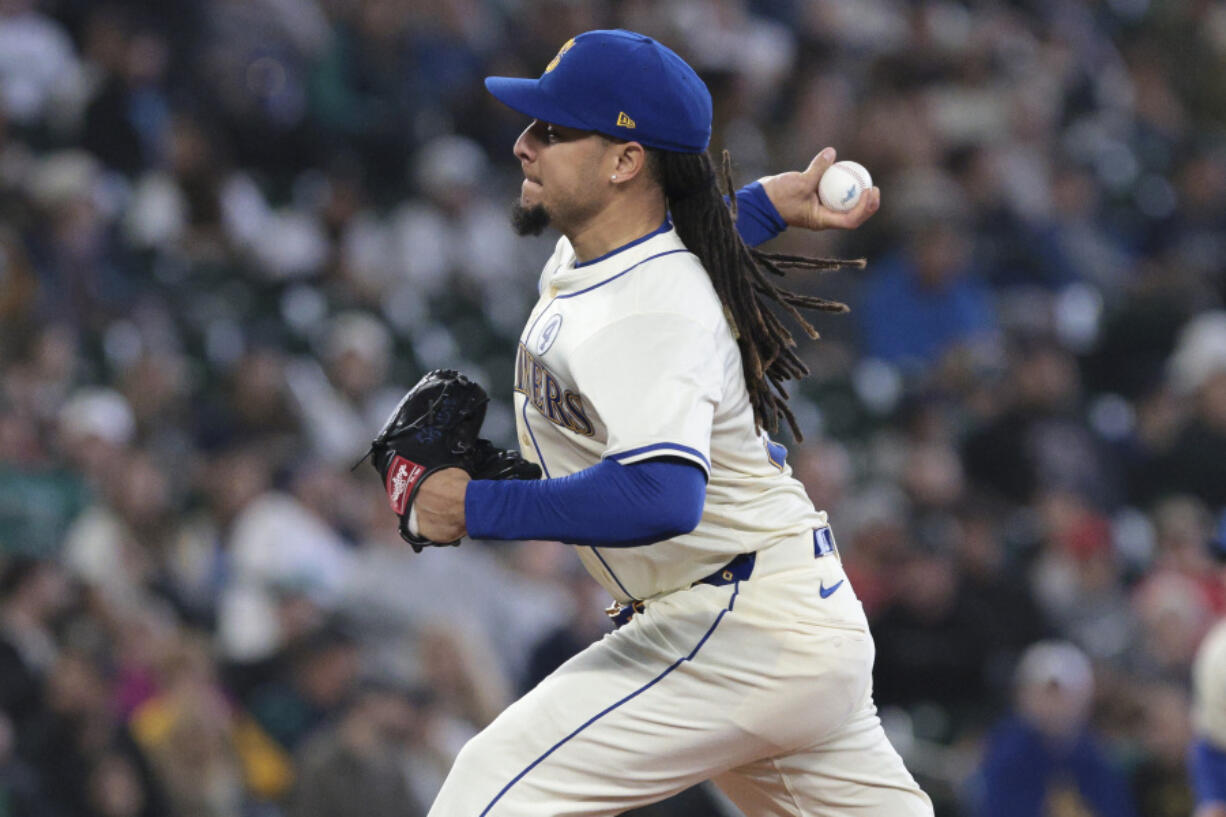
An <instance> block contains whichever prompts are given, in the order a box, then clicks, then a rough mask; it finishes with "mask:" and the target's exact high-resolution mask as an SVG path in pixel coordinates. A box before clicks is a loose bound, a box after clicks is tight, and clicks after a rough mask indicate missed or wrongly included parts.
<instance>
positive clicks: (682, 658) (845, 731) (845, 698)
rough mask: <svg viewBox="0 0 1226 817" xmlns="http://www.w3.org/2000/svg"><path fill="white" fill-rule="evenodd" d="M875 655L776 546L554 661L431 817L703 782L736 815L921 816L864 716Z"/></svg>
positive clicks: (856, 609) (799, 556) (862, 627)
mask: <svg viewBox="0 0 1226 817" xmlns="http://www.w3.org/2000/svg"><path fill="white" fill-rule="evenodd" d="M840 582H842V584H839V583H840ZM832 588H834V589H833V590H832ZM823 594H824V597H823ZM873 655H874V648H873V641H872V637H871V636H870V634H869V630H868V623H867V621H866V620H865V617H864V610H863V608H862V606H861V605H860V602H859V600H858V599H857V598H856V597H855V594H854V593H853V592H852V589H851V586H850V584H848V583H847V582H846V575H845V574H844V572H843V568H842V565H841V563H840V562H839V559H838V557H837V556H833V555H831V556H825V557H822V558H816V559H815V558H813V545H812V537H811V536H806V537H801V538H799V539H797V540H796V541H795V542H794V543H793V542H790V541H789V542H785V543H782V544H780V545H777V546H775V547H772V548H770V549H769V550H765V551H762V552H760V553H759V554H758V558H757V564H756V565H755V568H754V573H753V575H752V576H751V577H750V578H749V579H748V580H746V581H741V582H736V583H734V584H729V585H725V586H722V587H715V586H711V585H705V584H698V585H695V586H693V587H691V588H689V589H686V590H681V591H678V592H675V593H671V594H669V595H667V596H664V597H662V598H659V599H655V600H653V601H650V602H648V603H647V605H646V607H645V609H644V611H643V612H641V613H638V614H637V615H635V616H634V618H632V619H631V620H630V622H629V623H627V624H626V625H624V626H622V627H621V628H619V629H617V630H615V631H613V632H612V633H609V634H608V635H607V636H605V637H604V638H603V639H601V640H600V641H598V642H597V643H595V644H593V645H592V646H590V647H588V648H587V649H586V650H584V651H583V652H582V653H580V654H579V655H577V656H575V657H574V658H572V659H571V660H570V661H568V662H567V663H565V664H563V665H562V666H561V667H559V668H558V669H557V670H556V671H555V672H554V673H553V674H552V675H550V676H549V677H548V678H546V679H545V680H543V681H542V682H541V683H540V684H539V685H538V686H537V687H536V688H535V689H533V690H532V691H531V692H529V693H528V694H527V695H525V696H524V697H523V698H521V699H520V700H518V701H517V702H515V703H514V704H512V705H511V706H510V707H508V708H507V710H506V711H505V712H503V713H502V714H501V715H500V716H499V717H498V718H497V719H496V720H495V721H494V722H493V723H491V724H490V725H489V726H488V727H487V728H486V729H485V730H483V731H482V732H481V733H480V734H479V735H477V736H476V737H474V738H473V739H472V740H471V741H469V742H468V744H467V745H465V747H464V748H463V750H461V752H460V754H459V756H458V757H457V759H456V762H455V765H454V766H453V768H452V769H451V772H450V774H449V775H448V777H447V780H446V782H445V783H444V784H443V787H442V790H441V791H440V792H439V795H438V798H437V799H436V800H435V803H434V806H433V807H432V808H431V810H430V817H461V816H463V817H486V815H489V816H490V817H561V815H591V817H596V815H615V814H620V813H621V812H623V811H626V810H627V809H631V808H634V807H637V806H641V805H646V804H648V803H653V802H656V801H658V800H662V799H664V798H666V797H668V796H670V795H672V794H675V793H677V792H679V791H682V790H683V789H686V788H688V787H690V786H692V785H694V784H696V783H699V782H701V781H703V780H707V779H712V780H714V782H715V783H716V785H718V786H719V787H720V788H721V789H722V790H723V791H724V793H725V794H727V795H728V797H729V798H730V799H732V801H733V802H735V803H736V804H737V805H738V806H739V807H740V808H741V809H742V810H743V811H744V812H745V814H746V815H749V817H763V816H765V815H780V816H781V817H782V816H783V815H787V816H788V817H797V815H805V817H810V816H812V817H887V815H888V817H932V814H933V812H932V805H931V803H930V801H929V799H928V797H927V795H925V794H924V793H923V792H922V791H921V790H920V788H919V787H918V786H917V785H916V783H915V781H914V779H913V778H912V777H911V775H910V774H909V773H908V772H907V770H906V768H905V767H904V766H903V763H902V760H901V758H899V756H898V754H897V753H896V752H895V751H894V748H893V747H892V746H891V745H890V743H889V741H888V739H887V738H886V736H885V732H884V731H883V730H882V728H881V722H880V721H879V720H878V718H877V713H876V708H875V707H874V705H873V701H872V684H871V671H872V664H873Z"/></svg>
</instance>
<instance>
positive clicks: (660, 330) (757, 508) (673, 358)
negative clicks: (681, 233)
mask: <svg viewBox="0 0 1226 817" xmlns="http://www.w3.org/2000/svg"><path fill="white" fill-rule="evenodd" d="M540 293H541V297H540V300H539V301H538V303H537V304H536V307H535V308H534V309H533V311H532V314H531V316H530V317H529V319H528V323H527V326H526V328H525V329H524V332H523V334H522V336H521V338H520V343H519V348H518V351H517V354H516V368H515V401H516V405H515V409H516V423H517V426H518V431H519V442H520V447H521V449H522V451H523V454H524V456H525V457H527V458H528V459H531V460H533V461H535V462H537V463H539V464H540V466H541V468H542V469H543V471H544V472H545V476H546V477H548V478H556V477H561V476H566V475H568V474H573V473H575V472H577V471H581V470H583V469H585V468H588V467H590V466H592V465H595V464H596V463H598V462H599V461H600V460H601V459H603V458H609V459H613V460H616V461H617V462H619V463H622V464H630V463H634V462H639V461H642V460H646V459H651V458H655V457H677V458H681V459H685V460H689V461H690V462H692V463H694V464H695V465H697V466H699V467H701V468H702V469H703V470H704V471H705V472H706V473H707V494H706V502H705V505H704V507H703V513H702V519H701V521H700V522H699V524H698V527H697V528H696V529H695V530H693V531H692V532H690V533H688V534H685V535H683V536H679V537H677V538H674V539H670V540H667V541H663V542H658V543H655V544H651V545H645V546H640V547H591V546H583V547H579V548H577V550H578V552H579V555H580V558H581V559H582V560H583V562H584V565H585V566H586V567H587V569H588V570H589V571H590V572H591V574H592V575H593V576H594V577H595V578H596V580H597V581H598V582H600V583H601V585H603V586H604V587H605V589H607V590H608V591H609V593H610V594H611V595H612V596H613V597H614V598H615V599H617V600H618V601H620V602H623V603H625V602H629V601H634V600H641V599H650V598H653V597H655V596H659V595H661V594H663V593H668V592H671V591H673V590H677V589H679V588H682V587H687V586H689V585H690V584H692V583H693V582H695V581H697V580H698V579H701V578H703V577H704V576H707V575H709V574H710V573H712V572H713V571H715V570H717V569H718V568H720V567H722V566H723V565H725V564H727V563H728V561H729V560H731V559H732V558H733V557H734V556H737V555H738V554H741V553H746V552H750V551H759V550H763V549H765V548H768V547H770V546H771V545H773V544H776V543H777V542H780V541H783V540H786V539H789V538H792V537H795V536H796V535H797V534H799V533H802V532H804V531H806V530H811V529H815V528H820V527H822V526H824V525H825V524H826V515H825V514H824V513H820V512H818V511H816V510H815V509H814V507H813V503H812V502H811V501H810V500H809V498H808V496H807V495H806V494H805V492H804V488H803V487H802V486H801V485H800V483H799V482H797V481H796V480H795V479H793V478H792V475H791V468H790V467H789V466H788V464H787V462H786V459H785V457H786V451H785V449H784V448H783V446H781V445H779V444H777V443H774V442H772V441H771V440H770V438H769V437H768V436H767V434H766V433H765V432H759V431H757V430H756V429H755V426H754V419H753V410H752V407H751V406H750V403H749V396H748V394H747V392H746V389H745V379H744V374H743V372H742V369H741V358H740V351H739V349H738V347H737V344H736V340H735V338H734V337H733V334H732V329H731V328H730V326H729V325H728V321H727V319H726V318H725V315H724V310H723V307H722V305H721V304H720V301H719V298H718V297H717V296H716V294H715V291H714V289H713V288H712V285H711V282H710V279H709V278H708V277H707V273H706V271H705V270H704V269H703V268H702V265H701V264H700V263H699V261H698V259H697V258H696V257H695V256H694V255H693V254H691V253H690V252H689V251H688V250H686V248H685V246H684V244H682V242H681V240H680V239H679V238H678V237H677V234H676V232H675V231H674V230H673V229H672V226H671V225H670V224H668V223H667V222H666V223H665V224H664V225H663V226H662V227H661V228H660V229H659V230H657V231H656V232H654V233H651V234H649V235H647V236H645V237H643V238H641V239H639V240H638V241H636V242H633V243H631V244H629V245H626V246H624V247H622V248H620V249H618V250H616V251H614V252H613V253H610V254H609V255H606V256H603V257H601V258H598V259H595V260H594V261H591V262H589V263H586V264H577V263H576V262H575V255H574V252H573V250H572V248H571V246H570V242H569V241H568V240H567V239H566V238H562V239H561V240H559V241H558V245H557V248H556V250H555V251H554V254H553V256H552V257H551V258H550V259H549V261H548V262H547V263H546V264H545V269H544V271H543V273H542V275H541V280H540Z"/></svg>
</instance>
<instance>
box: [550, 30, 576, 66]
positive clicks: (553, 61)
mask: <svg viewBox="0 0 1226 817" xmlns="http://www.w3.org/2000/svg"><path fill="white" fill-rule="evenodd" d="M574 44H575V38H574V37H571V38H570V39H569V40H567V41H566V42H565V43H564V44H563V45H562V47H561V48H559V49H558V55H557V56H556V57H554V58H553V59H551V60H550V61H549V64H548V65H546V66H545V73H546V74H548V73H549V72H550V71H552V70H553V69H555V68H557V67H558V61H559V60H561V59H562V55H563V54H565V53H566V52H567V51H570V47H571V46H572V45H574Z"/></svg>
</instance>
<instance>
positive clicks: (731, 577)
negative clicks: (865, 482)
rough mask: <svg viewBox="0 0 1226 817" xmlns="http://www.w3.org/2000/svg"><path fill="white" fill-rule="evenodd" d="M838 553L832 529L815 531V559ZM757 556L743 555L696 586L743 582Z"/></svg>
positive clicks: (753, 554) (754, 554)
mask: <svg viewBox="0 0 1226 817" xmlns="http://www.w3.org/2000/svg"><path fill="white" fill-rule="evenodd" d="M837 552H838V548H837V546H836V545H835V544H834V534H833V533H831V532H830V528H818V529H817V530H815V531H813V558H814V559H820V558H822V557H823V556H829V555H830V554H831V553H837ZM757 556H758V554H757V553H742V554H741V555H740V556H737V557H736V558H734V559H733V560H732V561H731V562H729V563H728V564H726V565H724V566H723V567H721V568H720V569H719V570H717V571H715V572H714V573H712V574H711V575H710V576H707V577H706V578H705V579H699V580H698V581H696V582H694V584H711V585H714V586H716V587H721V586H723V585H725V584H732V583H733V582H743V581H745V580H746V579H748V578H749V577H750V576H751V575H752V574H753V566H754V562H756V561H757Z"/></svg>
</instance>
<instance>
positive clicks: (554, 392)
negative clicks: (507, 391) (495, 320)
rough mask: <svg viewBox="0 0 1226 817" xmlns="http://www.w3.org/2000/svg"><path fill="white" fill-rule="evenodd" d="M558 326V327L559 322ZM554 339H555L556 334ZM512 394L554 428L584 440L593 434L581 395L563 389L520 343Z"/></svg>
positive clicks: (555, 378)
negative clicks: (532, 407) (516, 395)
mask: <svg viewBox="0 0 1226 817" xmlns="http://www.w3.org/2000/svg"><path fill="white" fill-rule="evenodd" d="M558 317H559V318H560V317H561V316H558ZM558 325H559V326H560V325H561V320H559V321H558ZM554 336H555V337H556V336H557V332H556V331H555V332H554ZM515 391H517V392H519V393H520V394H522V395H524V396H525V397H527V398H528V402H529V403H531V404H532V405H533V406H534V407H535V408H536V410H537V411H539V412H540V413H541V414H542V415H544V416H545V418H546V419H547V420H549V422H551V423H553V424H554V425H556V426H561V427H562V428H565V429H568V430H570V431H573V432H575V433H576V434H582V435H583V436H584V437H591V436H592V435H593V434H595V433H596V428H595V426H593V425H592V421H591V420H589V419H588V417H587V413H586V411H585V410H584V408H583V395H581V394H579V393H578V392H576V391H572V390H570V389H565V388H563V387H562V384H561V383H560V382H559V381H558V378H557V377H555V376H554V375H553V373H552V372H550V371H549V370H548V369H546V368H545V367H544V366H543V365H541V363H540V361H538V360H537V359H536V358H535V357H533V356H532V353H531V352H529V351H528V349H527V348H526V347H525V346H524V344H522V343H520V344H519V348H518V349H517V350H516V352H515Z"/></svg>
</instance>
